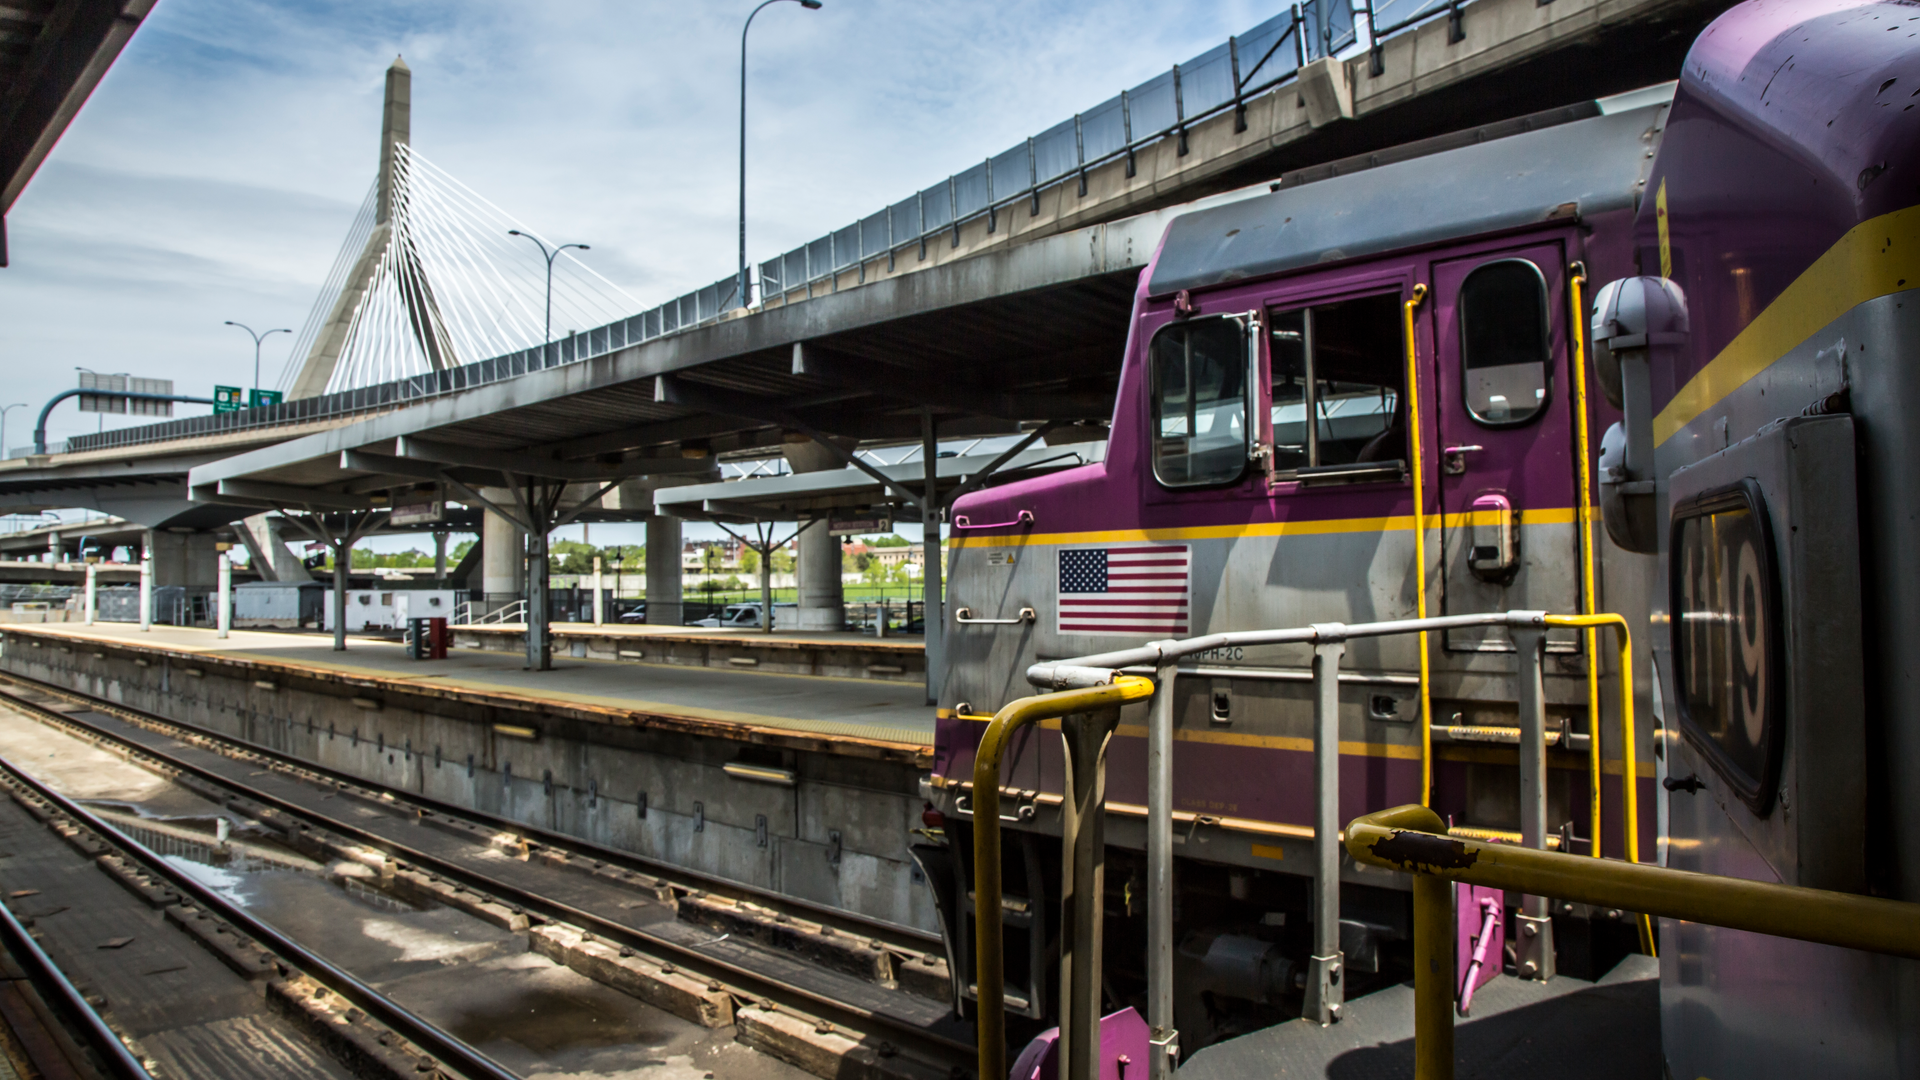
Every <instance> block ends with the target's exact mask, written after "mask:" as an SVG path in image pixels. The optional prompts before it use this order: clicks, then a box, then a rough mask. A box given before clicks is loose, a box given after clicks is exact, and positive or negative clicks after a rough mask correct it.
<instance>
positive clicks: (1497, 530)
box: [1429, 240, 1579, 652]
mask: <svg viewBox="0 0 1920 1080" xmlns="http://www.w3.org/2000/svg"><path fill="white" fill-rule="evenodd" d="M1433 284H1434V305H1433V313H1432V318H1433V320H1434V324H1433V325H1434V347H1435V349H1434V351H1435V366H1436V370H1435V372H1434V380H1433V381H1434V386H1435V391H1434V397H1435V415H1436V425H1437V428H1438V433H1439V436H1440V446H1439V450H1440V454H1439V458H1440V460H1439V468H1438V470H1437V472H1438V477H1437V484H1436V492H1437V495H1436V500H1435V501H1436V502H1437V503H1438V508H1439V510H1440V511H1441V523H1440V530H1441V544H1440V550H1441V555H1440V566H1441V572H1440V579H1441V610H1442V611H1443V612H1445V613H1446V614H1448V615H1464V614H1471V613H1477V612H1486V611H1507V610H1511V609H1532V610H1546V611H1554V612H1574V611H1578V610H1579V607H1578V602H1579V593H1578V588H1579V577H1578V567H1579V558H1578V556H1579V552H1578V548H1577V544H1578V535H1579V534H1578V530H1577V528H1576V527H1575V525H1574V510H1573V507H1574V506H1575V505H1576V499H1577V496H1576V489H1575V478H1574V475H1573V472H1572V441H1573V440H1572V419H1571V417H1572V410H1571V406H1570V403H1569V400H1568V399H1569V388H1568V386H1567V374H1566V372H1567V347H1568V339H1567V294H1566V255H1565V251H1564V249H1563V246H1562V244H1561V243H1560V242H1559V241H1558V240H1554V241H1549V242H1544V243H1539V242H1536V243H1532V244H1527V245H1525V246H1520V247H1511V248H1505V249H1500V250H1491V251H1487V252H1485V253H1483V254H1477V255H1474V256H1472V257H1468V258H1458V259H1452V260H1449V261H1446V262H1439V263H1435V264H1434V266H1433ZM1429 475H1433V474H1432V473H1429ZM1446 647H1447V648H1448V649H1451V650H1455V651H1461V652H1511V651H1512V649H1513V642H1512V640H1511V638H1510V637H1509V636H1508V634H1507V631H1506V628H1504V627H1494V628H1486V629H1469V630H1455V631H1449V632H1448V633H1447V635H1446ZM1577 647H1578V643H1577V640H1576V638H1575V636H1574V634H1573V632H1572V631H1564V630H1560V631H1553V632H1552V633H1550V634H1549V636H1548V639H1547V648H1548V650H1549V651H1551V652H1566V651H1573V650H1574V649H1576V648H1577Z"/></svg>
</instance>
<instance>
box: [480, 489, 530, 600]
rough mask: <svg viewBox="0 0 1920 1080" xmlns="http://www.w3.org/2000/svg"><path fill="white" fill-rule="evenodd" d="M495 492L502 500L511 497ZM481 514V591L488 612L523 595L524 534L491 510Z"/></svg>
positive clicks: (489, 496) (524, 574)
mask: <svg viewBox="0 0 1920 1080" xmlns="http://www.w3.org/2000/svg"><path fill="white" fill-rule="evenodd" d="M484 494H485V495H486V496H487V497H488V498H493V496H494V495H495V494H496V492H494V491H492V490H488V491H486V492H484ZM498 494H499V495H500V497H501V498H502V499H503V500H511V499H512V495H511V494H510V493H508V492H505V491H500V492H498ZM484 513H485V515H486V517H485V520H484V521H483V522H482V523H481V526H480V537H481V539H480V544H481V548H480V592H481V594H482V606H483V608H484V611H483V613H484V614H491V613H492V612H495V611H498V610H500V609H501V608H503V607H506V606H507V605H509V604H511V603H513V602H514V601H515V600H520V599H524V597H525V594H524V593H523V592H522V591H521V585H522V582H523V579H524V578H525V577H526V565H525V559H526V535H527V534H526V533H525V532H523V531H522V530H521V528H520V526H518V525H515V524H514V523H513V522H511V521H509V520H507V519H506V518H504V517H501V516H500V515H499V514H496V513H494V512H493V511H491V510H487V511H485V512H484Z"/></svg>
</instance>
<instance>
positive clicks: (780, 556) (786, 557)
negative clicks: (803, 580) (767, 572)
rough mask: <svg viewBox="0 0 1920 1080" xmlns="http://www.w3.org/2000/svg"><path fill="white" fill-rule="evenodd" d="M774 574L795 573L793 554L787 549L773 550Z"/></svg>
mask: <svg viewBox="0 0 1920 1080" xmlns="http://www.w3.org/2000/svg"><path fill="white" fill-rule="evenodd" d="M773 572H774V573H776V574H791V573H793V552H791V551H788V550H787V549H786V548H784V547H781V548H775V549H773Z"/></svg>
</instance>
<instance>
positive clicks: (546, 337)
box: [507, 229, 593, 364]
mask: <svg viewBox="0 0 1920 1080" xmlns="http://www.w3.org/2000/svg"><path fill="white" fill-rule="evenodd" d="M507 235H508V236H520V237H525V238H526V239H528V240H531V241H533V242H534V243H536V244H539V245H540V254H542V255H544V256H546V259H547V321H546V323H545V325H544V326H543V327H542V329H541V331H540V362H541V363H543V364H544V363H546V362H547V348H548V346H550V345H552V344H553V260H555V259H557V258H559V257H560V253H561V252H563V251H565V250H567V249H568V248H579V249H580V250H581V251H592V250H593V249H592V248H590V247H588V246H587V245H585V244H561V245H560V246H559V247H557V248H554V249H552V250H551V251H549V250H548V249H547V244H546V241H544V240H542V239H540V238H539V237H537V236H535V235H533V234H532V233H523V232H521V231H520V230H519V229H508V230H507Z"/></svg>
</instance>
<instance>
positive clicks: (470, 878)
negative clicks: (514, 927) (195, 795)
mask: <svg viewBox="0 0 1920 1080" xmlns="http://www.w3.org/2000/svg"><path fill="white" fill-rule="evenodd" d="M0 681H12V682H28V683H32V684H33V685H34V686H35V688H36V689H39V688H40V685H41V684H37V683H33V681H32V680H25V679H22V678H21V677H20V676H17V675H13V674H11V673H9V674H6V675H4V676H0ZM48 689H49V690H50V691H52V692H57V693H60V694H62V695H72V696H75V697H78V698H80V699H81V700H83V701H85V702H86V703H87V704H88V706H89V707H90V708H91V707H92V706H93V702H92V700H91V699H90V698H88V697H87V696H86V695H81V694H73V692H71V691H65V690H57V689H56V688H48ZM0 698H4V699H5V700H6V701H7V702H8V703H9V704H11V705H14V706H16V707H20V708H25V709H28V710H31V711H32V712H34V713H37V714H40V715H43V716H47V717H49V718H51V719H53V720H55V721H56V722H58V723H62V724H68V725H72V726H74V727H78V728H82V729H84V730H86V731H87V732H90V733H92V734H93V735H94V736H95V737H97V738H100V739H103V740H106V741H109V742H112V743H114V744H115V745H117V746H120V747H122V748H125V749H126V750H128V751H130V752H132V753H134V754H138V755H141V756H144V757H147V758H150V759H152V760H154V761H157V762H160V763H162V764H164V765H165V766H167V767H168V768H171V769H177V770H179V771H180V772H182V773H186V774H189V775H192V776H194V777H197V778H199V779H200V780H203V781H205V782H207V783H210V784H214V785H216V786H218V787H221V788H225V789H228V790H230V791H233V792H235V793H236V794H239V795H242V796H244V797H245V798H247V799H250V800H252V801H254V802H256V803H259V804H261V805H263V806H266V807H270V808H272V809H273V810H275V811H278V812H280V813H284V814H286V815H288V816H289V817H293V818H296V819H299V820H302V821H306V822H309V823H312V824H315V825H318V826H320V827H321V828H324V829H326V830H328V831H330V832H334V833H337V834H340V835H343V836H346V837H348V838H350V839H352V840H354V841H356V842H358V843H361V844H364V845H366V846H368V847H371V848H374V849H376V850H379V851H382V852H385V853H386V854H388V855H390V856H393V857H395V858H396V859H398V860H401V861H403V862H404V863H407V864H412V865H413V866H418V867H420V868H423V869H428V870H430V872H432V873H435V874H438V875H440V876H441V877H444V878H448V879H451V880H453V881H455V882H458V883H460V884H463V885H465V886H467V887H470V888H473V889H476V890H477V891H479V892H482V893H484V894H489V895H492V896H494V897H497V898H500V899H502V900H503V901H505V902H506V903H507V904H508V905H509V906H511V907H514V908H517V909H519V910H521V911H526V912H532V913H535V914H538V915H540V916H541V917H543V918H546V919H550V920H553V921H562V922H568V923H572V924H574V925H577V926H580V927H583V928H585V929H587V930H590V931H592V932H593V933H594V934H596V935H598V936H601V937H605V938H608V939H610V940H613V941H616V942H619V943H620V944H623V945H628V946H631V947H634V948H636V949H645V950H648V951H649V952H654V953H661V952H665V953H671V954H673V956H674V958H675V959H674V961H673V962H674V963H675V964H677V965H679V966H681V967H684V968H687V969H688V970H690V971H693V972H696V973H698V974H699V975H700V976H702V977H704V978H707V979H709V980H714V981H720V980H722V979H723V978H724V979H727V980H731V981H733V982H734V983H735V985H736V987H738V988H739V989H738V990H736V993H737V994H738V996H741V997H746V998H753V997H771V996H774V995H778V996H780V997H783V998H786V999H789V1000H796V1001H799V1002H804V1003H806V1004H807V1005H809V1006H811V1007H813V1008H817V1009H820V1010H823V1011H825V1012H827V1013H830V1014H833V1015H830V1016H825V1017H822V1018H823V1019H831V1020H835V1021H840V1022H843V1021H845V1020H847V1019H849V1018H851V1019H852V1020H853V1021H855V1023H853V1024H851V1025H847V1026H850V1027H856V1028H857V1027H858V1026H859V1022H860V1021H865V1022H867V1023H869V1024H873V1025H877V1026H882V1027H885V1028H887V1029H888V1030H889V1031H890V1032H892V1033H894V1034H896V1035H898V1036H902V1037H904V1039H905V1040H906V1041H910V1042H916V1043H919V1044H921V1046H922V1048H923V1049H925V1050H928V1051H930V1052H932V1053H934V1054H936V1055H953V1054H966V1055H971V1054H972V1053H973V1052H974V1046H973V1045H972V1044H971V1043H967V1042H962V1041H960V1040H957V1039H952V1038H949V1037H947V1036H945V1035H942V1034H940V1033H938V1032H933V1031H928V1030H927V1029H925V1028H923V1027H920V1026H919V1025H917V1024H915V1023H913V1022H912V1021H910V1020H906V1019H903V1018H900V1017H895V1016H891V1015H888V1014H886V1013H883V1012H877V1011H875V1010H872V1009H868V1008H866V1007H864V1006H861V1005H856V1004H854V1003H852V1002H845V1001H840V1000H838V999H836V998H833V997H831V996H829V995H827V994H825V993H822V992H820V991H818V990H815V989H813V988H812V987H808V986H802V985H798V984H796V983H792V982H788V981H786V980H785V979H782V978H780V977H778V976H775V975H769V974H767V973H765V972H761V971H756V970H754V969H753V968H751V967H748V966H745V965H743V964H738V963H734V962H733V961H730V960H726V959H723V958H720V957H716V956H713V955H711V954H709V953H706V952H702V951H701V950H700V949H699V948H698V947H696V946H691V945H687V944H683V943H681V942H677V941H673V940H670V939H667V938H664V937H661V936H659V935H657V934H653V933H650V932H648V931H647V930H645V929H643V928H639V927H633V926H628V925H626V924H624V923H620V922H615V921H613V920H611V919H608V918H605V917H603V916H601V915H597V914H595V913H593V912H591V911H587V910H585V909H582V908H578V907H575V906H574V905H572V904H568V903H566V902H564V901H560V900H555V899H553V898H551V897H547V896H544V895H541V894H539V893H536V892H533V891H532V890H530V889H526V888H522V887H520V886H516V885H512V884H510V883H507V882H502V881H499V880H496V879H494V878H490V877H487V876H486V875H484V874H481V873H478V872H476V871H473V870H470V869H468V868H466V867H464V866H462V865H460V864H459V863H455V862H451V861H449V860H445V859H442V858H440V857H439V856H437V855H433V854H431V853H429V852H425V851H422V850H420V849H418V848H414V847H411V846H409V845H406V844H403V843H399V842H397V841H395V840H393V839H391V838H390V837H386V836H383V835H381V834H379V833H376V832H373V831H371V830H369V829H365V828H362V827H360V826H358V825H355V824H353V823H351V822H348V821H343V820H341V819H339V818H335V817H331V816H329V815H326V814H323V813H320V812H318V811H315V810H312V809H310V808H308V807H305V806H302V805H300V804H298V803H295V802H292V801H289V800H286V799H282V798H280V797H279V796H277V795H274V794H272V793H270V792H266V791H261V790H260V789H258V788H255V787H253V786H251V785H248V784H245V783H242V782H240V781H236V780H234V779H233V778H231V777H228V776H223V775H221V774H219V773H217V772H214V771H213V770H210V769H206V768H203V767H201V766H199V765H196V764H194V763H192V762H190V761H186V760H184V759H181V758H178V757H175V756H174V755H171V754H168V753H166V752H165V751H164V750H159V749H156V748H153V747H149V746H145V745H142V744H140V743H137V742H134V741H133V740H130V739H127V738H124V737H122V736H120V735H118V734H116V733H114V732H112V731H108V730H106V729H104V728H101V727H99V726H98V725H95V724H91V723H89V722H87V721H86V720H84V719H81V718H79V717H77V716H74V715H73V714H71V713H65V712H60V711H57V710H54V709H48V708H46V707H44V706H40V705H37V704H35V703H33V702H30V701H26V700H24V699H22V698H20V697H18V696H17V695H15V694H13V693H11V692H8V691H6V690H4V689H0ZM127 711H137V710H127ZM161 722H162V723H167V724H170V725H171V726H175V727H179V726H182V725H178V724H173V723H172V722H170V721H161ZM192 730H194V732H195V734H197V735H204V734H206V733H204V732H201V731H200V730H198V729H192ZM213 738H215V739H216V740H221V739H226V737H225V736H213ZM226 741H230V742H236V743H238V742H242V741H241V740H226ZM246 745H251V744H246ZM355 785H356V786H361V787H365V788H368V789H371V788H377V787H379V785H366V784H364V783H361V782H359V781H357V780H356V782H355ZM395 801H396V802H397V801H398V799H397V798H396V800H395ZM449 816H455V815H449ZM403 868H406V867H405V866H403ZM749 988H753V989H754V990H755V991H756V992H753V993H749V992H747V990H748V989H749Z"/></svg>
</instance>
